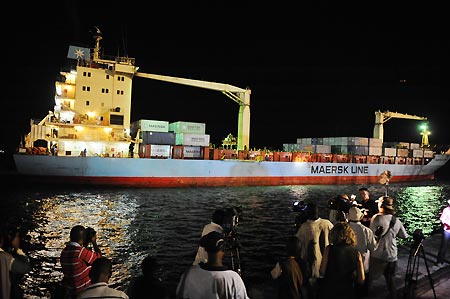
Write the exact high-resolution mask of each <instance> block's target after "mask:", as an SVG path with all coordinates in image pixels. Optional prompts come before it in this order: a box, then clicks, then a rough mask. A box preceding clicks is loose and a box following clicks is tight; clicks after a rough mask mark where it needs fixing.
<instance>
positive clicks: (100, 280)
mask: <svg viewBox="0 0 450 299" xmlns="http://www.w3.org/2000/svg"><path fill="white" fill-rule="evenodd" d="M111 274H112V262H111V260H109V259H108V258H106V257H100V258H98V259H96V260H95V261H94V262H93V263H92V268H91V271H90V272H89V277H90V278H91V285H89V286H87V287H86V288H85V289H84V290H83V291H81V292H80V293H79V294H78V295H77V299H87V298H89V299H94V298H102V299H109V298H111V299H112V298H122V299H128V295H127V294H126V293H125V292H122V291H120V290H116V289H113V288H110V287H109V286H108V281H109V279H110V278H111Z"/></svg>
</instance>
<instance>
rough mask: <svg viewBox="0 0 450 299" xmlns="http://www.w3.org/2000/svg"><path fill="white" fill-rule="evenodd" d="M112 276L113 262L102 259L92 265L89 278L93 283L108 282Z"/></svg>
mask: <svg viewBox="0 0 450 299" xmlns="http://www.w3.org/2000/svg"><path fill="white" fill-rule="evenodd" d="M111 275H112V262H111V260H110V259H108V258H106V257H100V258H98V259H96V260H95V261H94V262H93V263H92V267H91V271H90V272H89V277H90V278H91V282H92V283H97V282H108V280H109V279H110V278H111Z"/></svg>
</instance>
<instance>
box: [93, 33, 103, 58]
mask: <svg viewBox="0 0 450 299" xmlns="http://www.w3.org/2000/svg"><path fill="white" fill-rule="evenodd" d="M92 33H93V35H94V36H93V37H94V39H95V48H94V61H97V60H99V59H100V54H99V53H100V41H101V40H102V38H103V37H102V32H101V31H100V29H99V28H98V27H97V26H94V28H93V30H92Z"/></svg>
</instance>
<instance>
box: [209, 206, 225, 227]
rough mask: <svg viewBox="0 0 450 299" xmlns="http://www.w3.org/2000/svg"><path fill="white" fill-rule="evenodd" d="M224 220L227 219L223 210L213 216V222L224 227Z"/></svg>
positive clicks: (215, 212)
mask: <svg viewBox="0 0 450 299" xmlns="http://www.w3.org/2000/svg"><path fill="white" fill-rule="evenodd" d="M224 218H225V211H224V210H223V209H217V210H215V211H214V213H213V214H212V217H211V221H212V222H214V223H217V224H218V225H220V226H222V225H223V219H224Z"/></svg>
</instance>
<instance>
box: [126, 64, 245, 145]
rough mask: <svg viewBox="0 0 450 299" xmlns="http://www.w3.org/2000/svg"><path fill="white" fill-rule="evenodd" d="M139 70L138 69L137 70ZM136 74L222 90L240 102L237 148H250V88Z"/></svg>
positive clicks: (136, 74) (142, 75)
mask: <svg viewBox="0 0 450 299" xmlns="http://www.w3.org/2000/svg"><path fill="white" fill-rule="evenodd" d="M136 71H137V70H136ZM135 76H137V77H142V78H148V79H153V80H159V81H165V82H171V83H175V84H182V85H188V86H193V87H199V88H205V89H211V90H216V91H221V92H222V93H223V94H225V95H226V96H227V97H229V98H230V99H232V100H233V101H235V102H236V103H238V104H239V117H238V136H237V149H238V150H244V149H249V148H250V147H249V142H250V94H251V90H250V89H248V88H247V89H243V88H239V87H235V86H233V85H229V84H223V83H217V82H209V81H201V80H194V79H185V78H177V77H171V76H163V75H156V74H148V73H140V72H136V73H135Z"/></svg>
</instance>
